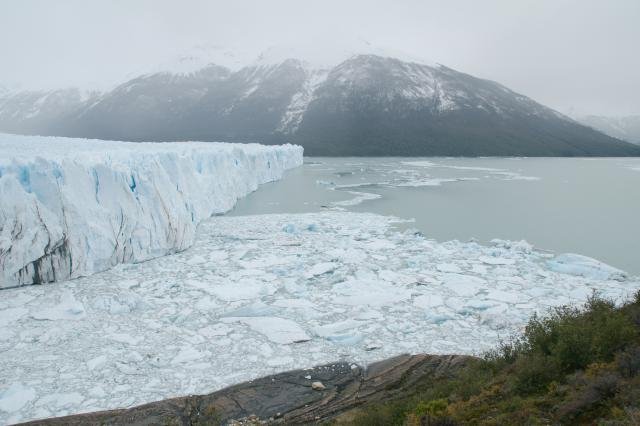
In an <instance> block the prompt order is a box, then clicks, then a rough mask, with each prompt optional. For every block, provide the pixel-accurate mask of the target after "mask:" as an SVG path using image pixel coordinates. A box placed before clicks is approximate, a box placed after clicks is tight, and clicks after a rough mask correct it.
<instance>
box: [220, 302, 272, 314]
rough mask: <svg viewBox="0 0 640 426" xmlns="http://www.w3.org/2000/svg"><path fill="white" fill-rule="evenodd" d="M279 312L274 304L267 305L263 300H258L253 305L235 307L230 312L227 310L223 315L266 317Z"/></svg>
mask: <svg viewBox="0 0 640 426" xmlns="http://www.w3.org/2000/svg"><path fill="white" fill-rule="evenodd" d="M276 312H278V310H277V309H276V308H274V307H273V306H269V305H266V304H265V303H263V302H256V303H253V304H251V305H246V306H243V307H241V308H238V309H234V310H232V311H229V312H225V314H224V315H222V316H223V317H265V316H272V315H273V314H275V313H276Z"/></svg>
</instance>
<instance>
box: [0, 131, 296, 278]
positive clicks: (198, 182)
mask: <svg viewBox="0 0 640 426" xmlns="http://www.w3.org/2000/svg"><path fill="white" fill-rule="evenodd" d="M300 164H302V148H301V147H299V146H293V145H283V146H263V145H259V144H227V143H202V142H174V143H131V142H114V141H97V140H86V139H70V138H52V137H38V136H15V135H6V134H0V288H2V287H11V286H17V285H25V284H38V283H44V282H51V281H59V280H65V279H68V278H74V277H79V276H83V275H88V274H91V273H94V272H97V271H102V270H106V269H108V268H109V267H111V266H113V265H116V264H118V263H128V262H140V261H144V260H148V259H151V258H154V257H157V256H161V255H165V254H168V253H172V252H176V251H180V250H183V249H185V248H187V247H189V246H190V245H191V244H192V243H193V241H194V238H195V230H196V226H197V225H198V223H199V222H200V221H201V220H202V219H204V218H207V217H210V216H211V215H214V214H217V213H222V212H225V211H227V210H229V209H230V208H232V207H233V205H234V204H235V202H236V200H237V199H238V198H239V197H242V196H244V195H246V194H247V193H249V192H251V191H253V190H255V189H256V188H257V186H258V185H259V184H261V183H265V182H269V181H273V180H277V179H279V178H280V177H281V176H282V174H283V172H284V171H285V170H287V169H289V168H293V167H296V166H298V165H300Z"/></svg>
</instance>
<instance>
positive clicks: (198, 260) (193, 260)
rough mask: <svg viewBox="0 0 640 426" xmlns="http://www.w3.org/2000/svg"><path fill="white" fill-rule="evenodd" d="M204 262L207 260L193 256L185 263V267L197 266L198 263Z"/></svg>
mask: <svg viewBox="0 0 640 426" xmlns="http://www.w3.org/2000/svg"><path fill="white" fill-rule="evenodd" d="M206 261H207V259H205V258H204V257H203V256H200V255H195V256H193V257H192V258H191V259H188V260H187V261H186V264H187V265H198V264H200V263H205V262H206Z"/></svg>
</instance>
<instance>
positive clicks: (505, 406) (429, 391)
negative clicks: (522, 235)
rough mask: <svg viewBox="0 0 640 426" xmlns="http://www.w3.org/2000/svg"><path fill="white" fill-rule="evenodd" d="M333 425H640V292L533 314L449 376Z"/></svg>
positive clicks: (595, 299)
mask: <svg viewBox="0 0 640 426" xmlns="http://www.w3.org/2000/svg"><path fill="white" fill-rule="evenodd" d="M336 423H337V424H352V425H368V426H370V425H410V426H413V425H432V426H435V425H457V424H479V425H538V424H601V425H639V424H640V291H638V292H637V293H636V294H635V296H634V298H633V299H632V300H630V301H628V302H627V303H625V304H623V305H621V306H616V305H615V303H614V302H613V301H611V300H607V299H603V298H601V297H598V296H597V295H594V296H592V297H591V298H590V299H589V300H588V301H587V303H586V304H585V305H584V306H583V307H581V308H575V307H567V306H563V307H560V308H556V309H553V310H551V311H550V312H549V313H548V314H547V315H545V316H543V317H538V316H533V317H532V318H531V319H530V320H529V323H528V324H527V326H526V328H525V330H524V332H523V334H522V335H521V336H518V337H515V338H513V339H512V340H511V341H509V342H506V343H502V344H501V345H500V346H499V347H498V348H497V349H496V350H494V351H491V352H489V353H487V354H485V355H484V356H483V357H482V358H481V359H478V360H476V361H474V362H471V363H470V364H469V365H468V366H467V367H466V368H464V369H462V370H460V371H458V372H456V373H455V374H454V375H453V376H449V377H441V378H431V379H428V380H425V381H424V383H423V384H422V385H420V386H417V387H416V388H415V389H414V390H413V391H412V392H411V393H410V394H409V395H405V396H403V397H402V398H400V399H396V400H393V401H387V402H384V403H380V404H373V405H366V406H363V407H361V408H359V409H358V410H357V411H356V412H351V413H349V415H348V416H342V417H339V418H338V419H337V420H336Z"/></svg>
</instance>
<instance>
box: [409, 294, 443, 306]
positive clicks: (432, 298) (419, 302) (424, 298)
mask: <svg viewBox="0 0 640 426" xmlns="http://www.w3.org/2000/svg"><path fill="white" fill-rule="evenodd" d="M413 304H414V305H415V306H416V307H418V308H423V309H429V308H436V307H438V306H442V305H444V300H443V299H442V296H439V295H437V294H423V295H421V296H418V297H416V298H415V299H413Z"/></svg>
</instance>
